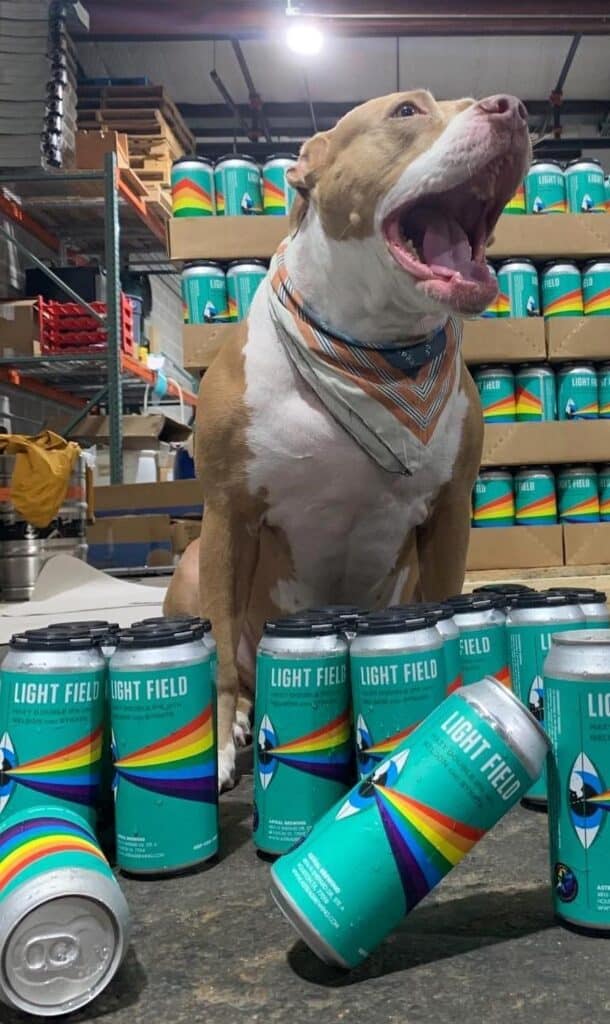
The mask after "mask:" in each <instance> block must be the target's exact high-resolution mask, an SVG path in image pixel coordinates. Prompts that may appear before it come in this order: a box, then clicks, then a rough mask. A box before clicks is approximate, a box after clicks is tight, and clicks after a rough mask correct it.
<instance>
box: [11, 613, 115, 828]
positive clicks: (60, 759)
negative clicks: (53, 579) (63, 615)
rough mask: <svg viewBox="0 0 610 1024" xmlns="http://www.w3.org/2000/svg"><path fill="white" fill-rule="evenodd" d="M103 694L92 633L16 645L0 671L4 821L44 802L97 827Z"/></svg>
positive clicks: (33, 635)
mask: <svg viewBox="0 0 610 1024" xmlns="http://www.w3.org/2000/svg"><path fill="white" fill-rule="evenodd" d="M105 688H106V662H105V660H104V658H103V656H102V654H101V653H100V651H99V649H98V647H97V646H96V645H95V644H94V642H93V640H92V637H91V635H90V634H89V633H88V632H85V631H82V632H80V633H79V632H74V633H69V634H63V635H58V634H56V633H55V632H54V631H53V630H49V629H37V630H29V631H28V632H27V633H23V634H19V635H17V636H14V637H13V638H12V640H11V643H10V648H9V651H8V653H7V655H6V657H5V659H4V661H3V663H2V670H1V671H0V754H1V757H2V762H3V767H2V773H1V774H0V780H1V781H0V821H2V818H3V816H5V815H6V814H8V813H11V814H14V813H17V812H22V811H25V810H26V809H27V808H29V807H32V806H34V805H36V804H39V803H40V802H41V800H43V801H44V802H45V803H47V804H53V803H56V804H57V805H58V807H62V808H67V809H68V810H72V811H76V812H77V813H79V814H81V815H82V816H83V817H84V818H85V819H86V821H87V822H88V823H89V824H90V825H92V826H95V825H96V822H97V803H98V799H99V795H100V780H101V768H102V746H103V734H104V709H105Z"/></svg>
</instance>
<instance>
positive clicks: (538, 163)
mask: <svg viewBox="0 0 610 1024" xmlns="http://www.w3.org/2000/svg"><path fill="white" fill-rule="evenodd" d="M548 164H552V165H553V167H558V168H559V170H561V164H560V162H559V160H551V159H548V160H544V159H542V160H532V162H531V164H530V172H531V171H533V169H534V167H540V166H541V165H543V166H547V165H548Z"/></svg>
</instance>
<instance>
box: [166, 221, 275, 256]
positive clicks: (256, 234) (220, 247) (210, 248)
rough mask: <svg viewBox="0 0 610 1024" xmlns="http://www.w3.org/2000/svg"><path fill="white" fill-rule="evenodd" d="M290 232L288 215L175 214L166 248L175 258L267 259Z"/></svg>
mask: <svg viewBox="0 0 610 1024" xmlns="http://www.w3.org/2000/svg"><path fill="white" fill-rule="evenodd" d="M287 234H288V218H287V217H174V218H172V219H171V220H170V221H169V223H168V241H167V251H168V252H169V255H170V259H172V260H204V259H208V260H235V259H239V258H240V257H244V256H253V257H256V258H257V259H263V260H268V259H270V258H271V256H272V255H273V253H274V252H275V250H276V249H277V247H278V245H279V244H280V242H281V241H282V239H283V238H285V237H286V235H287Z"/></svg>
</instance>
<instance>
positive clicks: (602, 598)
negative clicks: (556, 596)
mask: <svg viewBox="0 0 610 1024" xmlns="http://www.w3.org/2000/svg"><path fill="white" fill-rule="evenodd" d="M551 591H558V592H559V593H561V594H567V595H568V596H569V597H570V598H571V600H573V601H576V602H577V603H578V605H579V607H580V610H581V612H582V613H583V615H584V617H585V622H584V626H583V629H607V628H608V626H610V615H609V614H608V598H607V597H606V595H605V594H604V592H603V590H595V589H594V588H593V587H551Z"/></svg>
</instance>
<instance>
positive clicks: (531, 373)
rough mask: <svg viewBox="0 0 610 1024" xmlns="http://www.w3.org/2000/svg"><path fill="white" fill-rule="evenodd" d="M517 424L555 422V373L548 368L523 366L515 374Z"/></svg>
mask: <svg viewBox="0 0 610 1024" xmlns="http://www.w3.org/2000/svg"><path fill="white" fill-rule="evenodd" d="M515 393H516V400H517V422H518V423H521V422H529V421H536V422H539V421H542V420H556V419H557V391H556V384H555V373H554V371H553V370H552V369H551V367H550V366H533V365H530V364H525V365H524V366H521V367H520V368H519V369H518V370H517V372H516V374H515Z"/></svg>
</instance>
